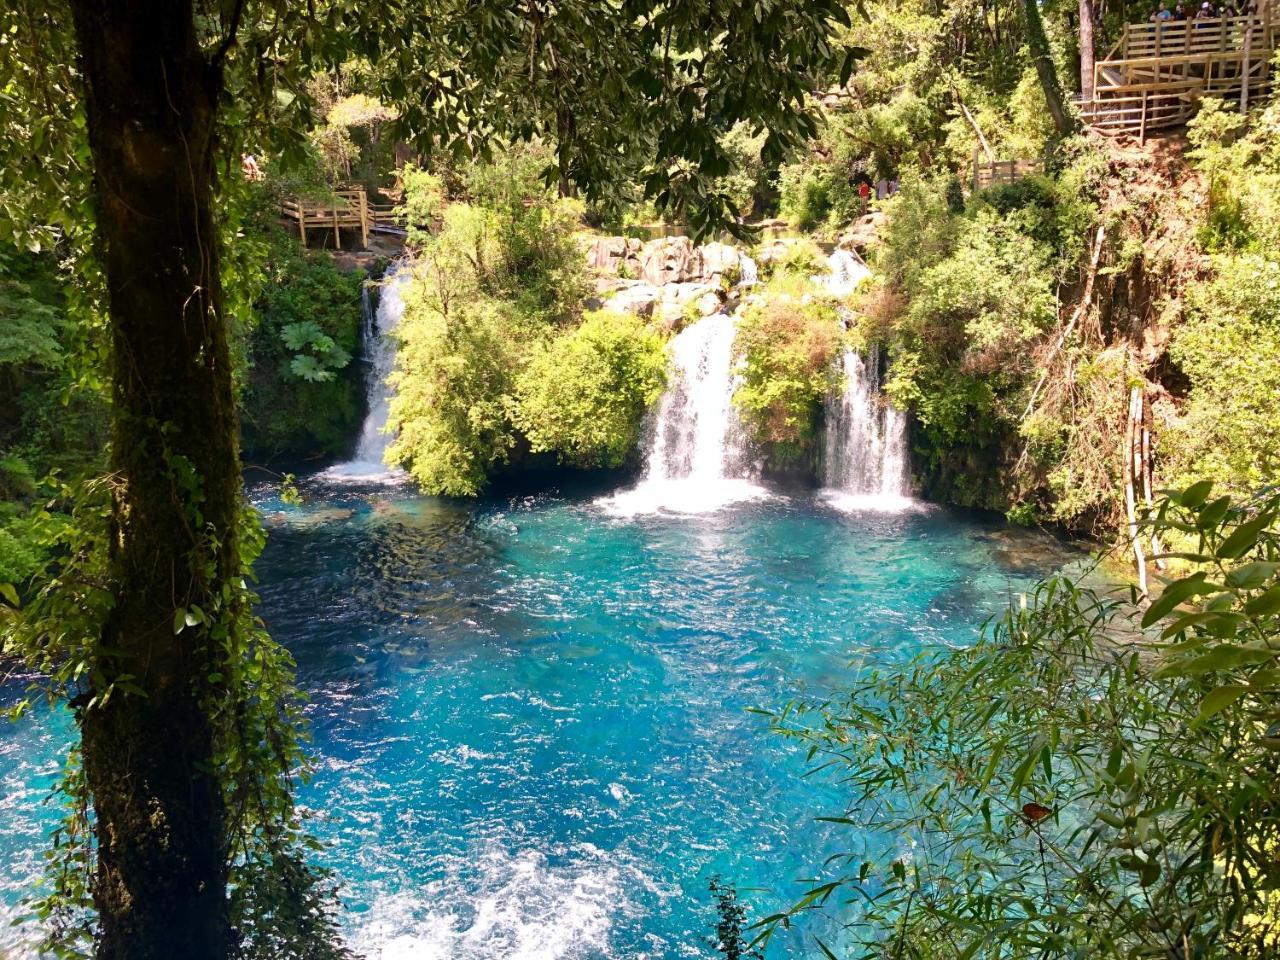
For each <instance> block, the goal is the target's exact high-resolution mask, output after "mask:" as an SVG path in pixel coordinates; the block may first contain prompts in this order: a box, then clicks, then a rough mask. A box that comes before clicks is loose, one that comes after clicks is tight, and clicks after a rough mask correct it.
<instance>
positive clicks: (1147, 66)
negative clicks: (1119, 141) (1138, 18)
mask: <svg viewBox="0 0 1280 960" xmlns="http://www.w3.org/2000/svg"><path fill="white" fill-rule="evenodd" d="M1276 41H1277V31H1276V29H1275V26H1274V25H1273V23H1272V21H1271V18H1270V15H1269V14H1268V13H1267V12H1266V10H1265V8H1264V10H1263V11H1262V12H1261V13H1260V14H1259V15H1258V16H1255V17H1222V18H1214V19H1207V20H1165V21H1161V22H1159V23H1131V24H1129V25H1128V26H1126V27H1125V32H1124V35H1123V36H1122V37H1121V39H1120V41H1119V42H1118V43H1117V44H1116V45H1115V47H1113V48H1112V50H1111V52H1110V54H1108V56H1107V58H1106V59H1104V60H1100V61H1098V62H1097V63H1096V64H1095V65H1094V72H1093V81H1094V95H1093V99H1092V100H1090V101H1086V102H1082V103H1081V104H1080V110H1081V113H1082V114H1083V115H1084V118H1085V120H1086V121H1087V122H1088V123H1089V124H1090V125H1091V126H1092V127H1093V128H1094V129H1096V130H1099V131H1100V132H1102V133H1107V134H1121V133H1123V134H1134V135H1136V136H1137V137H1138V138H1139V139H1140V140H1145V139H1146V137H1147V134H1148V133H1149V132H1151V131H1154V130H1160V129H1166V128H1169V127H1176V126H1180V125H1181V124H1184V123H1186V122H1187V120H1189V119H1190V118H1191V116H1192V115H1193V114H1194V112H1195V110H1196V107H1197V105H1198V104H1199V102H1200V101H1201V100H1202V99H1204V98H1205V97H1210V96H1214V97H1224V98H1228V99H1235V100H1239V99H1241V98H1242V97H1243V100H1244V102H1245V103H1246V104H1248V103H1250V102H1257V101H1260V100H1263V99H1265V98H1266V97H1268V96H1270V94H1271V92H1272V76H1271V70H1270V60H1271V56H1272V54H1273V52H1274V51H1275V47H1276Z"/></svg>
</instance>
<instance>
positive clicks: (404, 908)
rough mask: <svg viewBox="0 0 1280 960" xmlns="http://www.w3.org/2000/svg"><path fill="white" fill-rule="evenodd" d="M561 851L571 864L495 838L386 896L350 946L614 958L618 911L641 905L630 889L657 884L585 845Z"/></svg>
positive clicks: (526, 959) (417, 955) (380, 952)
mask: <svg viewBox="0 0 1280 960" xmlns="http://www.w3.org/2000/svg"><path fill="white" fill-rule="evenodd" d="M565 852H567V853H568V857H566V858H565V859H566V860H567V861H568V864H567V865H564V866H553V865H552V864H551V862H550V860H549V858H548V856H547V855H546V854H545V853H543V852H541V851H538V850H521V851H516V852H512V851H508V850H507V849H505V848H504V847H503V846H502V845H501V844H498V843H496V842H491V843H489V844H487V845H486V846H484V847H483V848H482V849H481V850H480V851H479V852H478V853H477V854H476V855H475V856H468V857H456V858H453V859H452V860H451V861H450V863H449V866H448V869H447V870H446V874H445V876H444V877H443V878H441V879H440V880H438V881H436V882H433V883H430V884H428V885H427V886H426V887H424V888H422V889H421V890H420V891H416V892H409V891H407V890H406V891H404V892H400V893H396V894H393V895H389V896H385V897H382V898H380V899H379V900H378V901H377V903H375V904H374V905H373V907H372V908H371V909H370V910H369V911H368V912H367V913H366V914H364V915H363V917H362V918H361V920H360V921H359V922H358V923H359V925H358V929H357V930H356V931H354V934H353V936H352V937H351V941H352V943H351V945H352V947H353V948H354V949H355V950H356V951H357V952H358V953H359V954H360V955H362V956H365V957H368V958H369V960H579V958H581V960H586V958H593V960H594V958H610V957H613V956H615V954H614V953H613V951H612V949H611V945H610V931H611V930H612V928H613V923H614V919H615V917H617V916H618V915H619V914H622V915H631V914H634V913H635V908H634V906H633V905H632V902H631V900H630V899H629V892H628V891H629V889H633V888H634V885H635V884H637V883H639V884H640V885H642V886H648V887H649V888H650V889H652V885H651V884H648V882H647V881H646V879H645V878H644V877H643V875H642V874H641V873H640V872H639V871H638V870H637V869H636V868H635V867H634V866H631V865H629V864H628V863H627V862H626V861H625V860H621V859H619V858H617V857H614V856H612V855H610V854H608V853H606V852H605V851H602V850H600V849H598V848H595V847H592V846H591V845H589V844H583V845H580V846H578V847H576V848H574V849H571V850H568V851H565ZM557 859H559V858H557ZM463 891H467V892H465V893H464V892H463Z"/></svg>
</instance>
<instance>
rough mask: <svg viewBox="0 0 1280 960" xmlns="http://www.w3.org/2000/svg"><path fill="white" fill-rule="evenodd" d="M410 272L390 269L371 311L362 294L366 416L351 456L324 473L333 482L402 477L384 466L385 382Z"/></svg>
mask: <svg viewBox="0 0 1280 960" xmlns="http://www.w3.org/2000/svg"><path fill="white" fill-rule="evenodd" d="M411 273H412V271H410V270H409V269H408V268H407V267H404V266H394V267H392V268H391V269H390V270H388V271H387V275H386V276H385V277H384V278H383V281H382V288H381V291H380V294H379V296H378V309H377V310H376V311H375V310H373V309H372V308H371V303H370V296H369V288H368V286H367V285H366V286H365V288H364V290H363V292H362V306H363V310H364V343H365V359H366V361H367V362H368V364H369V368H368V371H367V372H366V374H365V383H366V389H367V391H368V398H369V413H368V415H367V416H365V418H364V425H363V426H362V427H361V428H360V440H359V442H358V443H357V444H356V452H355V456H353V457H352V458H351V459H350V460H349V461H347V462H346V463H339V464H337V465H336V466H333V467H330V468H329V469H328V470H327V471H325V474H326V476H328V477H330V478H333V479H339V480H341V479H345V480H364V481H393V480H398V479H400V478H401V477H402V476H403V474H402V473H401V472H400V471H399V470H396V469H394V468H392V467H389V466H387V464H386V460H385V457H386V452H387V446H388V444H390V442H391V437H390V436H389V435H388V434H387V415H388V412H389V410H390V406H391V385H390V384H389V383H388V382H387V378H388V377H390V376H391V371H392V370H393V369H395V364H396V342H395V338H394V337H393V336H391V331H392V330H394V329H395V326H396V324H397V323H399V322H400V317H401V316H402V315H403V314H404V299H403V298H402V297H401V295H400V293H401V288H402V287H403V286H404V284H405V283H407V282H408V280H409V277H410V276H411Z"/></svg>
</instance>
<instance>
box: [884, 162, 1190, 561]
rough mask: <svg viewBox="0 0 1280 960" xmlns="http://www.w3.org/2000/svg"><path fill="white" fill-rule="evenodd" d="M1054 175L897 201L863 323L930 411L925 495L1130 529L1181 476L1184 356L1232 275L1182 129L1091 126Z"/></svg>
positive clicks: (922, 460) (922, 475)
mask: <svg viewBox="0 0 1280 960" xmlns="http://www.w3.org/2000/svg"><path fill="white" fill-rule="evenodd" d="M1071 149H1072V153H1071V155H1070V156H1069V157H1068V158H1067V159H1066V160H1065V161H1064V163H1063V164H1062V166H1061V168H1060V169H1059V170H1058V172H1057V173H1056V174H1054V175H1052V176H1050V177H1030V178H1027V179H1025V180H1022V181H1019V182H1017V183H1014V184H1010V185H1001V186H997V187H994V188H991V189H988V190H984V191H981V192H978V193H975V194H974V195H972V196H970V197H968V198H958V197H957V193H958V191H957V190H956V188H955V186H954V185H953V186H952V187H951V188H950V189H947V188H944V187H942V186H938V187H937V188H936V189H932V192H930V190H931V188H929V187H927V186H924V187H909V188H907V189H906V190H904V195H903V196H902V197H900V198H898V199H896V200H895V201H894V202H893V203H892V204H890V206H889V211H888V212H889V221H888V223H887V225H886V228H885V235H886V236H885V243H884V245H883V246H881V247H880V248H879V250H878V251H877V253H876V256H875V262H876V264H877V268H878V270H877V272H878V275H879V277H880V285H879V288H878V289H877V290H876V291H874V293H873V294H872V295H871V296H870V297H868V298H867V299H866V301H865V302H864V304H863V311H862V312H863V314H864V320H863V328H864V331H865V334H866V335H867V336H868V337H869V338H872V339H877V340H880V341H881V342H884V343H886V344H887V345H888V346H889V349H890V353H891V355H892V357H893V358H894V362H895V365H896V373H895V374H894V376H893V379H892V380H891V383H890V393H891V395H892V396H894V398H895V399H898V400H899V401H900V402H902V403H903V404H904V405H905V406H907V407H909V408H910V409H911V411H912V413H913V415H914V424H913V447H914V453H915V457H914V462H915V467H916V473H917V479H918V482H919V485H920V488H921V492H922V493H923V494H924V495H925V496H927V497H929V498H930V499H934V500H938V501H942V502H948V503H953V504H957V505H962V506H971V507H981V508H985V509H994V510H999V511H1002V512H1005V513H1008V514H1009V515H1010V516H1011V517H1014V518H1016V519H1020V520H1023V521H1025V522H1043V523H1049V524H1053V525H1056V526H1059V527H1062V528H1065V529H1067V530H1069V531H1071V532H1073V533H1077V534H1082V535H1088V536H1093V537H1097V538H1099V539H1110V538H1112V537H1114V536H1115V535H1116V534H1117V533H1119V532H1122V531H1124V530H1125V529H1126V527H1127V526H1128V524H1129V523H1130V522H1131V520H1132V519H1133V518H1134V516H1135V514H1137V513H1140V512H1141V509H1142V507H1143V504H1144V502H1145V501H1146V500H1147V499H1149V498H1150V496H1151V494H1152V492H1153V491H1154V489H1155V488H1157V487H1159V486H1160V484H1161V482H1162V481H1163V479H1164V478H1163V476H1162V446H1161V438H1162V437H1163V436H1164V434H1165V433H1166V432H1167V431H1168V430H1169V429H1170V428H1171V426H1172V425H1174V424H1176V423H1178V421H1179V418H1180V417H1181V415H1182V407H1183V405H1184V401H1185V398H1186V395H1187V392H1188V390H1189V387H1190V384H1189V382H1188V380H1187V377H1186V376H1185V374H1184V373H1183V371H1182V370H1181V369H1180V368H1179V366H1178V365H1177V364H1176V363H1175V362H1173V360H1172V359H1171V356H1170V351H1169V346H1170V342H1171V335H1172V333H1173V331H1175V330H1176V329H1177V328H1178V325H1179V324H1180V323H1181V322H1182V319H1183V317H1184V314H1185V313H1186V309H1187V300H1188V291H1191V290H1193V289H1195V288H1196V287H1197V286H1198V285H1203V284H1204V283H1205V282H1206V281H1207V280H1208V279H1209V278H1210V277H1211V275H1212V272H1213V268H1212V262H1211V258H1210V257H1209V256H1207V255H1206V253H1205V252H1204V250H1203V244H1202V241H1201V237H1200V233H1201V232H1202V226H1203V224H1204V222H1205V217H1206V204H1207V196H1208V188H1207V186H1206V184H1205V182H1204V178H1203V177H1202V175H1201V174H1200V173H1198V172H1197V171H1196V169H1195V168H1194V167H1193V166H1192V165H1191V164H1190V163H1189V162H1188V160H1187V156H1186V153H1187V151H1186V144H1185V142H1184V141H1183V140H1181V139H1167V140H1160V141H1150V142H1148V143H1147V144H1146V145H1145V146H1144V147H1141V148H1138V147H1136V146H1123V145H1117V144H1116V143H1115V142H1112V141H1108V140H1104V139H1101V138H1091V139H1089V140H1084V141H1081V142H1079V143H1076V144H1074V145H1073V147H1072V148H1071Z"/></svg>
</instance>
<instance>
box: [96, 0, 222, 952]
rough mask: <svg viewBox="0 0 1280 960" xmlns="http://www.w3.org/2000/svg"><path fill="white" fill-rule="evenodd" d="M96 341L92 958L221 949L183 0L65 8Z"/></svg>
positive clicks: (210, 166)
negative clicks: (107, 572)
mask: <svg viewBox="0 0 1280 960" xmlns="http://www.w3.org/2000/svg"><path fill="white" fill-rule="evenodd" d="M72 7H73V11H74V21H75V32H76V38H77V43H78V46H79V50H80V54H81V70H82V72H83V77H84V85H85V104H86V112H87V117H88V128H89V138H90V145H91V148H92V153H93V162H94V170H95V183H94V194H95V201H96V215H97V230H98V239H99V243H100V246H101V251H102V255H103V257H104V264H105V273H106V284H107V292H108V309H109V313H110V322H111V331H112V349H113V380H114V383H113V397H112V417H113V440H112V450H111V464H112V471H113V474H114V482H115V486H114V490H115V492H114V499H113V504H112V525H111V542H110V548H109V549H110V565H111V572H112V579H113V582H114V584H115V588H114V589H115V598H116V600H115V606H114V609H113V611H112V613H111V615H110V617H109V620H108V622H107V624H106V628H105V631H104V635H103V637H102V646H101V650H100V652H99V654H98V656H97V659H96V662H95V669H94V676H93V677H92V679H91V683H90V687H91V692H92V695H96V696H98V697H101V695H102V694H103V693H104V692H105V691H106V690H107V689H108V685H109V684H111V683H112V682H119V681H121V680H122V678H123V677H124V676H125V675H131V676H132V677H133V680H132V681H125V682H131V683H132V684H135V685H136V686H137V687H139V688H141V693H127V692H122V687H121V686H117V687H116V689H115V690H114V691H113V692H112V693H111V696H110V699H109V700H108V701H107V703H106V705H105V706H102V705H95V704H92V703H90V702H89V700H88V698H85V699H84V700H82V701H80V702H78V703H77V704H76V711H77V718H78V720H79V722H80V725H81V733H82V740H83V750H84V753H83V759H84V769H85V775H86V778H87V782H88V786H89V788H90V790H91V792H92V797H93V805H94V813H95V816H96V821H97V822H96V830H97V841H98V864H97V874H96V877H95V880H94V887H93V893H94V900H95V904H96V907H97V910H98V914H99V923H100V933H99V944H98V956H99V957H100V958H105V960H116V958H125V957H127V958H130V960H133V958H148V960H150V958H165V960H169V958H176V957H182V958H184V960H201V958H225V957H226V956H227V955H228V952H229V947H230V944H229V939H230V930H229V924H228V908H227V897H226V881H227V840H226V836H225V834H226V810H225V805H224V800H223V795H222V790H221V787H220V784H219V779H218V775H217V769H216V768H217V764H216V757H215V753H216V743H217V738H216V735H215V730H214V721H213V719H212V718H211V711H210V706H211V704H212V703H213V702H214V701H215V700H216V699H217V698H218V697H219V696H220V694H221V693H222V690H221V689H220V687H221V683H220V680H219V675H220V674H221V673H222V669H221V668H222V663H223V659H224V657H225V653H224V651H223V645H222V644H221V643H220V642H218V641H217V640H215V639H211V631H210V630H209V629H208V628H206V627H205V626H203V625H200V624H197V625H196V626H194V627H187V628H185V629H182V630H181V631H180V632H177V633H175V611H177V610H185V609H189V608H190V607H191V606H192V605H197V606H199V607H200V608H201V609H203V610H215V609H217V608H219V606H220V604H221V605H225V604H226V603H227V599H226V597H228V596H229V595H230V594H229V593H224V590H226V588H227V586H228V584H229V583H230V582H231V580H232V578H233V577H234V576H236V575H237V574H238V571H239V558H238V556H237V549H236V541H235V530H236V525H237V515H238V511H239V500H240V479H239V469H238V451H237V434H236V421H235V416H234V407H233V399H232V391H231V370H230V365H229V355H228V350H227V342H226V331H225V325H224V322H223V317H222V297H221V289H220V285H219V271H218V242H217V233H216V229H215V224H214V219H213V207H212V194H213V183H214V120H215V113H216V110H217V102H218V95H219V86H220V78H219V70H218V67H217V64H216V62H211V61H210V59H209V58H207V57H206V56H205V55H204V54H203V53H202V51H201V49H200V47H199V44H198V42H197V38H196V32H195V23H194V13H193V9H192V6H191V4H190V3H189V2H186V0H105V2H104V0H96V2H95V0H73V3H72Z"/></svg>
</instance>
